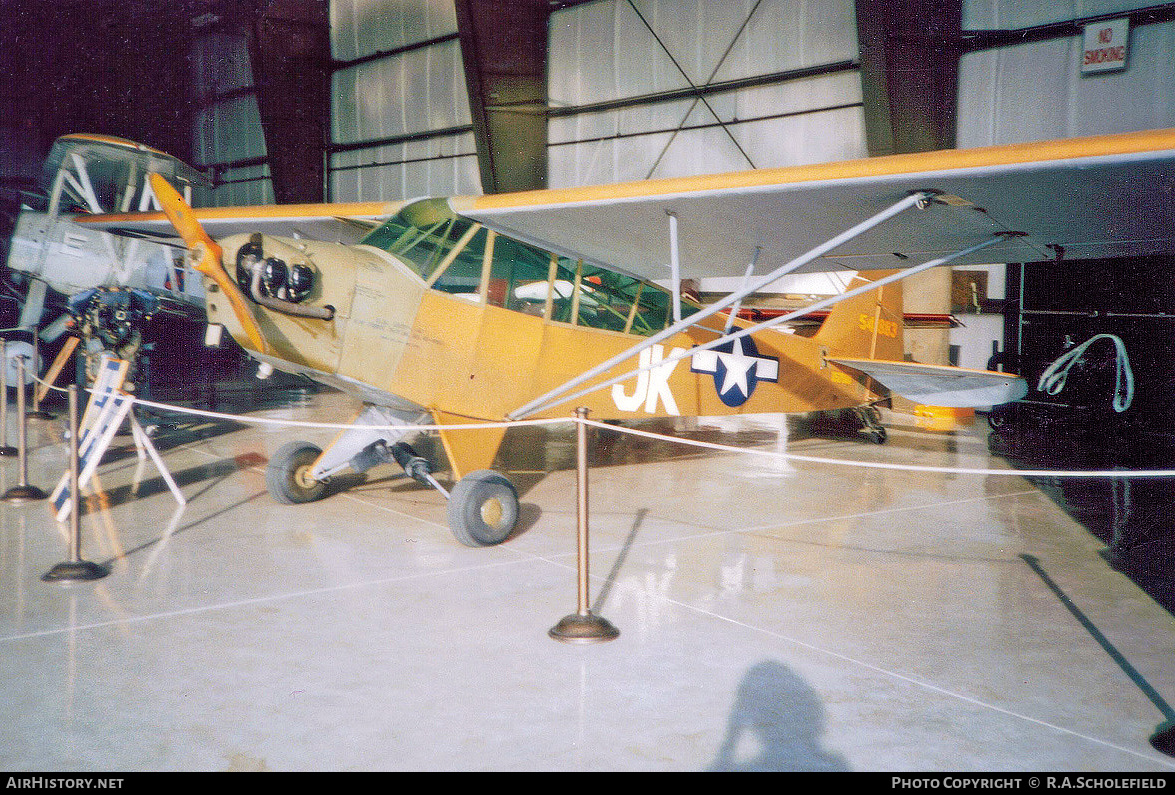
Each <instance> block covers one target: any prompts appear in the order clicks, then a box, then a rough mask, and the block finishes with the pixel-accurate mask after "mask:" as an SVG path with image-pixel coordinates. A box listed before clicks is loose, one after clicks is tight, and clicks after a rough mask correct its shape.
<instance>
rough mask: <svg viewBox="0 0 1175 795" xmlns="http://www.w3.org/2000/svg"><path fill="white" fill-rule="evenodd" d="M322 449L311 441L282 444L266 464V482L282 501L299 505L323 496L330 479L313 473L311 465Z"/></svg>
mask: <svg viewBox="0 0 1175 795" xmlns="http://www.w3.org/2000/svg"><path fill="white" fill-rule="evenodd" d="M320 455H322V450H321V449H320V448H319V447H318V446H317V445H313V444H310V443H309V442H290V443H289V444H285V445H282V446H281V447H280V448H278V451H277V452H276V453H274V454H273V457H272V458H270V459H269V465H268V466H267V467H265V485H266V487H267V488H268V489H269V494H270V496H272V497H273V498H274V499H275V500H277V501H278V502H282V503H285V504H286V505H296V504H299V503H303V502H314V501H315V500H320V499H322V497H323V496H324V495H325V494H326V481H323V480H315V479H314V478H312V477H310V468H311V467H313V466H314V462H315V461H317V460H318V457H319V456H320Z"/></svg>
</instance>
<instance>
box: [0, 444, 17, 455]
mask: <svg viewBox="0 0 1175 795" xmlns="http://www.w3.org/2000/svg"><path fill="white" fill-rule="evenodd" d="M14 455H20V450H17V449H16V448H15V447H13V446H11V445H0V456H5V457H8V456H14Z"/></svg>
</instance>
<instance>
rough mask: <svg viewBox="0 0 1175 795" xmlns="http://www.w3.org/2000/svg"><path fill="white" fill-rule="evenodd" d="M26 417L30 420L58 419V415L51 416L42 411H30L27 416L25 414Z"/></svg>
mask: <svg viewBox="0 0 1175 795" xmlns="http://www.w3.org/2000/svg"><path fill="white" fill-rule="evenodd" d="M25 416H26V417H28V418H29V419H30V420H51V419H53V418H54V417H56V416H57V415H56V414H50V413H49V412H47V411H45V410H43V409H41V410H38V411H30V412H28V413H27V414H25Z"/></svg>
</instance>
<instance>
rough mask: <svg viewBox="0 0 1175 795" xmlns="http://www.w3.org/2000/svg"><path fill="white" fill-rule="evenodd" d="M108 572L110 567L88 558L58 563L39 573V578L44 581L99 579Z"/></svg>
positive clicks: (67, 581)
mask: <svg viewBox="0 0 1175 795" xmlns="http://www.w3.org/2000/svg"><path fill="white" fill-rule="evenodd" d="M109 573H110V569H108V568H106V567H105V566H102V565H99V564H97V563H91V562H90V561H88V560H79V561H76V562H67V563H58V564H57V565H56V566H54V567H53V568H51V569H49V571H47V572H45V573H44V574H42V575H41V579H42V580H44V581H45V582H60V583H70V582H84V581H87V580H100V579H102V578H103V577H105V576H106V575H107V574H109Z"/></svg>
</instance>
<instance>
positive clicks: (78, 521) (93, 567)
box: [41, 384, 110, 584]
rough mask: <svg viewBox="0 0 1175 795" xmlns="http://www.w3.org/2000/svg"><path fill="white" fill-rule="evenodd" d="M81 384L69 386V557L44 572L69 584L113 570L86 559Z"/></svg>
mask: <svg viewBox="0 0 1175 795" xmlns="http://www.w3.org/2000/svg"><path fill="white" fill-rule="evenodd" d="M79 435H80V434H79V433H78V388H77V385H76V384H70V386H69V499H70V502H71V503H72V504H71V506H70V512H69V530H70V533H69V560H67V561H65V562H64V563H58V564H57V565H56V566H54V567H53V568H52V569H50V570H49V571H47V572H45V573H44V574H43V575H41V579H42V580H44V581H45V582H58V583H63V584H68V583H71V582H82V581H85V580H98V579H101V578H102V577H105V576H106V575H107V574H109V573H110V570H109V569H107V568H106V567H105V566H102V565H100V564H98V563H92V562H91V561H88V560H82V510H81V508H82V503H81V494H80V489H79V482H78V481H79V478H78V436H79Z"/></svg>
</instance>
